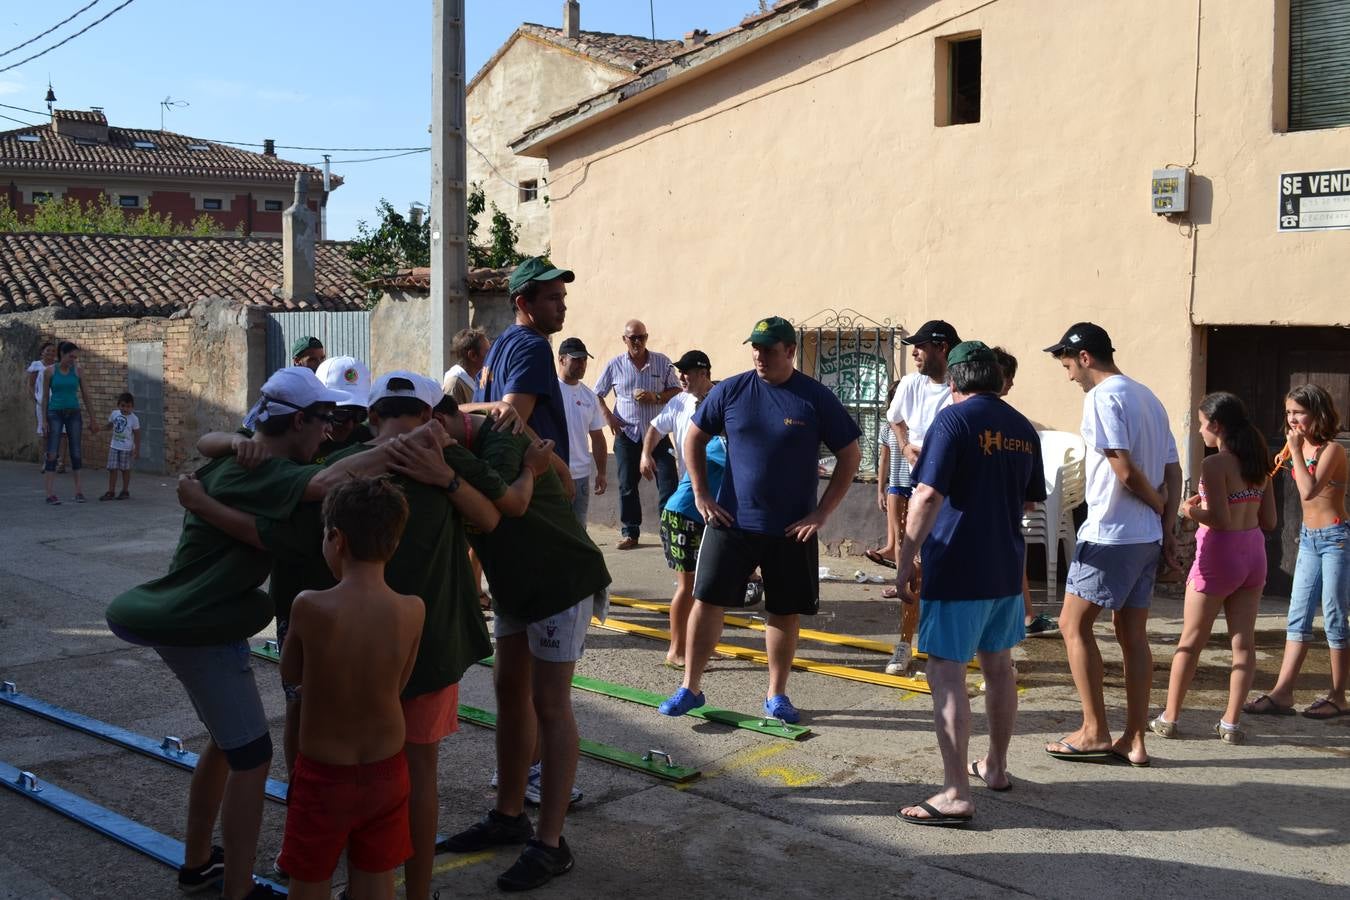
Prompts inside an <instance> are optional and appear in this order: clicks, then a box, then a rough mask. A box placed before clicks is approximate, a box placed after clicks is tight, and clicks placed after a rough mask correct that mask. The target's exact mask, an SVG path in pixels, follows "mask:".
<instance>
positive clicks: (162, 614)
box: [107, 456, 319, 647]
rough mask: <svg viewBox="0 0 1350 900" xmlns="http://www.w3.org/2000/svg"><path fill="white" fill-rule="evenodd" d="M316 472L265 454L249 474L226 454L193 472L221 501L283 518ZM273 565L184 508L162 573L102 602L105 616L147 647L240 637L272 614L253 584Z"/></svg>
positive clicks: (191, 644) (266, 554)
mask: <svg viewBox="0 0 1350 900" xmlns="http://www.w3.org/2000/svg"><path fill="white" fill-rule="evenodd" d="M318 471H319V468H318V467H317V466H304V465H300V464H299V463H296V462H292V461H291V460H288V459H270V460H268V461H267V462H265V463H263V464H262V465H260V466H258V467H257V468H256V469H253V470H251V471H250V470H246V469H243V468H240V467H239V466H238V465H236V464H235V461H234V457H232V456H231V457H225V458H224V459H217V460H212V461H211V462H210V463H208V464H207V465H206V466H204V467H203V468H202V469H200V470H198V472H197V477H198V478H200V479H201V481H202V486H203V487H205V488H206V492H207V493H208V494H209V495H210V496H212V497H213V498H215V499H216V500H219V501H220V502H221V503H224V504H226V505H227V506H232V507H234V508H235V509H238V510H241V511H243V512H246V513H248V514H250V515H253V516H259V517H263V518H266V519H270V520H274V521H277V522H283V521H286V520H289V519H290V517H291V515H292V514H293V513H294V512H295V510H296V507H297V506H298V505H299V504H300V500H301V498H302V497H303V496H304V493H305V487H306V486H307V485H308V484H309V481H310V479H311V478H313V477H314V475H315V474H316V473H317V472H318ZM278 531H280V529H278ZM260 534H261V531H260ZM263 543H264V544H266V543H267V537H266V536H263ZM271 565H272V555H271V553H270V552H269V551H267V550H259V549H257V548H256V547H250V546H248V545H247V544H241V543H239V542H238V541H236V540H235V539H234V538H231V537H228V536H227V535H225V534H224V533H223V532H221V531H218V530H216V529H215V528H214V527H212V526H210V525H208V524H206V522H204V521H202V520H201V519H199V518H197V517H196V516H194V515H192V514H191V513H184V514H183V534H182V537H180V538H179V540H178V548H177V549H176V550H175V551H174V554H173V560H172V561H171V562H170V563H169V571H168V574H166V575H164V576H162V577H160V578H157V579H155V580H154V581H151V582H149V583H147V584H143V585H141V586H140V587H135V588H132V589H131V590H129V591H127V592H126V593H124V594H121V595H119V596H118V597H116V598H115V599H114V600H113V601H112V603H110V604H109V605H108V610H107V617H108V621H109V622H111V623H112V624H113V625H116V626H118V627H119V628H123V629H125V630H127V631H129V632H131V633H132V634H135V635H137V636H138V637H141V638H144V639H145V640H146V641H148V642H150V643H152V644H163V645H165V646H170V647H201V646H208V645H211V644H226V643H230V642H232V641H241V640H245V639H247V638H249V637H252V636H253V635H255V634H257V633H258V632H259V631H261V630H262V629H263V628H265V627H267V623H268V622H269V621H271V619H272V602H271V600H270V599H269V598H268V596H267V595H266V594H264V593H263V592H262V591H260V590H259V589H258V586H259V585H261V584H262V583H263V581H264V580H265V579H266V578H267V575H268V570H269V569H270V568H271Z"/></svg>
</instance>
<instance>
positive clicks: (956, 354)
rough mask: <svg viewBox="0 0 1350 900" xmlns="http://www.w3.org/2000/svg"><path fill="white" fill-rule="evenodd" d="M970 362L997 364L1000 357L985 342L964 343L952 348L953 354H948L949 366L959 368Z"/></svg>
mask: <svg viewBox="0 0 1350 900" xmlns="http://www.w3.org/2000/svg"><path fill="white" fill-rule="evenodd" d="M968 362H991V363H997V362H998V357H997V356H995V355H994V351H993V350H990V349H989V345H988V344H986V343H985V342H984V341H963V342H962V343H960V344H957V345H956V346H955V347H953V348H952V352H951V353H948V354H947V365H949V366H958V365H960V364H961V363H968Z"/></svg>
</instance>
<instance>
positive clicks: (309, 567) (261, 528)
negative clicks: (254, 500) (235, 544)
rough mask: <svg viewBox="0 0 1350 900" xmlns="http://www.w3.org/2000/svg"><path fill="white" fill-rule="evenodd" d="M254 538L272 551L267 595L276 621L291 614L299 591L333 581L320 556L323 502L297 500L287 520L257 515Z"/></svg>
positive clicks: (323, 586)
mask: <svg viewBox="0 0 1350 900" xmlns="http://www.w3.org/2000/svg"><path fill="white" fill-rule="evenodd" d="M257 526H258V537H260V538H261V539H262V542H263V543H264V544H266V545H267V548H268V549H269V550H271V551H272V554H273V560H272V575H271V578H270V579H269V580H268V582H267V595H268V596H269V597H271V598H272V608H273V610H274V611H275V612H276V617H277V619H278V620H281V619H289V618H290V617H291V604H292V603H294V602H295V595H296V594H299V593H300V592H301V591H326V590H328V589H329V588H330V587H332V586H333V585H335V584H337V579H336V578H334V577H333V571H332V570H331V569H329V568H328V561H327V560H325V559H324V558H323V504H322V503H301V504H300V505H299V506H297V507H296V508H295V512H294V513H293V514H292V515H291V517H290V518H289V519H284V520H278V519H269V518H267V517H266V516H259V517H258V520H257Z"/></svg>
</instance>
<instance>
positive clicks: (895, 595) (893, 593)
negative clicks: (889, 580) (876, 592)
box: [881, 585, 900, 600]
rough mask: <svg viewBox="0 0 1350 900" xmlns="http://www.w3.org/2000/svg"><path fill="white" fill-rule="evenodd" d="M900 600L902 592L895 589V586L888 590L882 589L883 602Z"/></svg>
mask: <svg viewBox="0 0 1350 900" xmlns="http://www.w3.org/2000/svg"><path fill="white" fill-rule="evenodd" d="M899 598H900V592H899V591H897V590H896V589H895V585H891V586H890V587H888V588H882V589H881V599H882V600H898V599H899Z"/></svg>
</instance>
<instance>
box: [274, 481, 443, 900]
mask: <svg viewBox="0 0 1350 900" xmlns="http://www.w3.org/2000/svg"><path fill="white" fill-rule="evenodd" d="M407 521H408V503H407V501H406V500H405V499H404V496H403V492H402V491H401V490H400V489H399V488H398V487H397V486H396V485H394V484H393V482H391V481H389V480H388V479H353V480H351V481H348V482H346V483H345V484H343V485H341V486H340V487H338V488H337V489H336V490H334V491H332V492H331V493H330V494H329V495H328V497H327V498H326V500H325V501H324V505H323V527H324V539H323V555H324V559H325V560H326V561H327V562H328V565H329V567H330V568H331V569H332V570H333V575H334V576H335V577H336V578H337V579H338V584H337V586H336V587H334V588H332V589H330V590H326V591H305V592H303V593H301V594H300V595H299V596H297V597H296V598H295V603H294V605H293V606H292V608H291V623H290V632H289V633H288V635H287V639H286V643H285V644H284V645H283V646H282V653H281V677H282V679H283V680H285V681H288V682H290V683H293V684H298V685H300V687H301V691H302V692H303V693H302V696H303V697H304V702H303V703H302V704H301V705H300V752H299V755H298V757H297V759H296V763H295V771H294V773H293V774H292V776H291V785H290V795H289V798H288V807H287V810H286V834H285V838H284V840H283V842H282V848H281V858H280V860H278V862H279V864H280V865H281V867H282V868H283V869H285V870H286V871H287V872H288V873H290V876H291V883H290V895H291V897H294V898H297V900H305V898H311V897H312V898H324V900H326V898H327V897H328V896H329V885H330V882H331V880H332V876H333V870H334V869H335V868H336V867H337V863H338V858H339V857H340V856H341V854H342V851H343V849H344V848H346V849H347V851H348V859H349V862H350V866H349V871H350V880H351V884H350V893H351V896H353V897H359V898H361V900H367V898H373V897H380V898H393V896H394V870H395V869H396V868H397V867H399V866H401V865H402V864H403V863H404V862H405V861H406V860H407V859H408V858H409V857H410V856H412V840H411V837H410V834H409V830H408V794H409V783H408V762H407V758H406V757H405V755H404V752H403V746H404V740H405V734H404V719H403V708H402V705H401V703H400V700H399V695H400V694H401V693H402V691H403V688H404V686H406V685H407V683H408V679H409V678H410V677H411V675H412V671H413V663H414V662H415V660H416V659H417V648H418V644H419V642H420V641H421V636H422V623H423V619H424V617H425V612H424V606H423V603H422V601H421V599H420V598H418V597H410V596H407V595H404V594H397V593H395V592H394V591H392V590H390V589H389V587H388V585H387V584H386V583H385V578H384V569H385V564H386V563H387V562H388V561H389V559H390V558H391V557H392V556H393V555H394V551H395V549H396V548H397V547H398V544H399V540H400V538H401V537H402V536H403V529H404V526H405V525H406V524H407ZM355 660H359V661H360V664H359V665H354V664H353V661H355Z"/></svg>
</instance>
